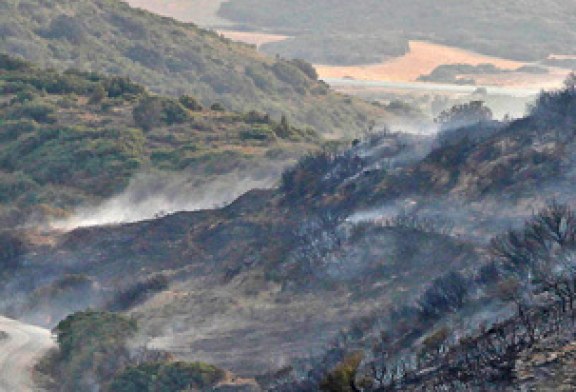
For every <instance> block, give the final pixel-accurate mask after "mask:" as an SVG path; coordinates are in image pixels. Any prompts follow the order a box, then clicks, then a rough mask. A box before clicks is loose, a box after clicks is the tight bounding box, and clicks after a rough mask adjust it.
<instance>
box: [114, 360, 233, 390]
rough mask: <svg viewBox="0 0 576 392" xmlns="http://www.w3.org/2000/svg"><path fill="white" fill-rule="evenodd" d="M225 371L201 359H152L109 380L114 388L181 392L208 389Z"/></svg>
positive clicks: (222, 376)
mask: <svg viewBox="0 0 576 392" xmlns="http://www.w3.org/2000/svg"><path fill="white" fill-rule="evenodd" d="M224 375H225V374H224V371H222V370H220V369H218V368H217V367H215V366H211V365H208V364H205V363H201V362H195V363H186V362H155V363H145V364H142V365H140V366H136V367H130V368H128V369H126V370H125V371H123V372H122V373H121V374H119V375H118V376H117V377H116V378H115V379H114V380H113V381H112V383H111V385H110V391H114V392H180V391H189V390H207V389H208V388H210V387H212V386H214V385H215V384H216V383H217V382H218V381H220V380H222V379H223V378H224Z"/></svg>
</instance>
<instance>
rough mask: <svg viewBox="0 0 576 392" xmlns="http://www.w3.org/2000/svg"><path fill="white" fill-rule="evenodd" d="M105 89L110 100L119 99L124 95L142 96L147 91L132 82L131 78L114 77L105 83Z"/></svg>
mask: <svg viewBox="0 0 576 392" xmlns="http://www.w3.org/2000/svg"><path fill="white" fill-rule="evenodd" d="M104 89H105V90H106V92H107V93H108V97H109V98H117V97H121V96H123V95H135V96H138V95H141V94H144V93H145V92H146V89H145V88H144V87H142V86H141V85H139V84H136V83H134V82H132V81H131V80H130V78H124V77H114V78H110V79H106V80H105V81H104Z"/></svg>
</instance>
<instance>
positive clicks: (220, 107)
mask: <svg viewBox="0 0 576 392" xmlns="http://www.w3.org/2000/svg"><path fill="white" fill-rule="evenodd" d="M210 110H213V111H215V112H224V111H225V110H226V108H224V106H223V105H222V104H221V103H220V102H216V103H213V104H212V106H210Z"/></svg>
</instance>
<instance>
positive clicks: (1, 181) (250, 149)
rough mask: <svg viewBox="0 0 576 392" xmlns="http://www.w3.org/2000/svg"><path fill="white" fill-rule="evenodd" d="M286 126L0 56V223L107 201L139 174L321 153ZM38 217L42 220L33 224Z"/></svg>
mask: <svg viewBox="0 0 576 392" xmlns="http://www.w3.org/2000/svg"><path fill="white" fill-rule="evenodd" d="M320 144H321V139H320V137H319V136H318V135H317V134H316V133H315V132H314V131H312V130H311V129H307V130H300V129H297V128H295V127H293V126H292V125H290V123H289V121H288V120H287V119H286V118H284V120H283V121H282V122H276V121H274V120H272V119H271V118H270V116H268V115H265V114H262V113H259V112H255V111H251V112H248V113H245V114H237V113H232V112H227V111H224V109H223V108H222V107H221V106H220V105H218V104H215V105H209V106H208V107H206V108H205V107H203V106H202V105H201V104H200V103H199V102H198V100H197V99H195V98H194V97H191V96H187V95H186V96H181V97H179V98H168V97H162V96H156V95H153V94H150V93H148V92H147V89H146V88H144V87H143V86H141V85H139V84H136V83H134V82H132V81H130V80H129V79H127V78H122V77H104V76H102V75H100V74H97V73H85V72H81V71H76V70H68V71H66V72H64V73H60V72H57V71H51V70H43V69H41V68H38V67H36V66H33V65H31V64H30V63H27V62H24V61H21V60H17V59H15V58H12V57H9V56H6V55H0V222H2V225H5V226H9V225H12V224H17V223H23V219H24V218H26V217H30V216H31V215H38V214H40V216H42V215H48V216H50V215H52V216H59V215H62V214H65V213H66V212H67V211H70V209H71V208H73V207H75V206H78V205H79V204H82V203H86V202H95V201H98V200H102V199H104V198H107V197H110V196H112V195H114V194H116V193H118V192H120V191H122V190H123V189H125V187H126V186H127V185H128V183H129V181H130V179H131V178H132V177H133V176H134V175H135V174H137V173H140V172H145V171H147V172H166V173H188V175H190V176H193V177H195V178H197V179H198V180H202V181H207V180H208V179H210V178H212V177H215V176H217V175H222V174H226V173H231V172H235V171H242V170H244V171H252V172H257V171H258V170H261V171H265V172H269V173H273V172H274V170H276V171H277V173H276V175H279V171H280V170H281V167H282V166H283V165H286V164H287V163H288V162H290V161H293V160H295V159H296V158H297V157H298V156H299V155H301V154H303V153H305V151H309V150H311V149H315V148H318V147H319V145H320ZM37 217H38V216H37Z"/></svg>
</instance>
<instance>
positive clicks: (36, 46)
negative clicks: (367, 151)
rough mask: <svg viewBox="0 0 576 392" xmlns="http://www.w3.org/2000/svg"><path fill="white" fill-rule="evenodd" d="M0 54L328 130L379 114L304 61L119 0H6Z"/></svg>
mask: <svg viewBox="0 0 576 392" xmlns="http://www.w3.org/2000/svg"><path fill="white" fill-rule="evenodd" d="M0 36H1V39H0V51H1V52H6V53H8V54H11V55H18V56H22V57H24V58H25V59H28V60H31V61H33V62H34V63H36V64H38V65H40V66H42V67H54V68H57V69H60V70H65V69H67V68H72V67H73V68H77V69H80V70H83V71H97V72H102V73H106V74H109V75H118V76H129V77H130V78H132V79H133V80H134V81H136V82H139V83H142V84H143V85H145V86H147V87H148V88H149V89H150V90H151V91H153V92H155V93H161V94H167V95H172V96H180V95H184V94H189V95H193V96H196V97H198V99H199V100H200V101H201V103H202V104H204V105H210V104H212V103H214V102H217V101H218V102H220V103H221V104H222V105H224V107H226V108H227V109H230V110H234V111H239V112H247V111H250V110H259V111H261V112H264V113H268V114H270V115H271V116H272V117H273V118H275V119H276V120H279V119H280V116H281V115H282V114H286V115H287V116H288V117H289V118H290V119H291V121H292V122H294V123H295V124H297V125H299V126H303V127H304V126H310V127H313V128H315V129H317V130H318V131H320V132H324V133H330V134H340V135H341V134H342V133H347V134H351V133H354V132H357V131H360V130H362V129H363V128H365V127H366V124H367V123H368V118H369V117H370V116H371V115H376V116H378V115H384V113H382V111H381V110H379V109H378V108H376V107H372V106H371V105H369V104H366V103H364V102H362V101H359V100H356V99H352V98H348V97H344V96H341V95H338V94H335V93H333V92H331V91H330V89H329V88H328V86H327V85H326V84H324V83H322V82H320V81H318V80H317V77H316V73H315V71H314V70H313V69H312V68H311V67H310V66H309V65H308V64H306V63H303V62H296V61H287V60H283V59H274V58H267V57H265V56H263V55H261V54H259V53H257V51H256V49H255V48H254V47H251V46H248V45H243V44H239V43H233V42H232V41H230V40H227V39H224V38H222V37H220V36H218V34H216V33H214V32H210V31H206V30H202V29H200V28H197V27H196V26H194V25H192V24H185V23H179V22H176V21H175V20H172V19H168V18H163V17H160V16H157V15H154V14H151V13H148V12H145V11H140V10H135V9H132V8H130V7H129V6H128V5H127V4H125V3H123V2H121V1H106V0H96V1H88V0H82V1H76V0H74V1H71V0H56V1H49V2H48V1H42V2H38V1H32V0H18V1H16V0H9V1H3V2H2V3H1V4H0Z"/></svg>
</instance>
